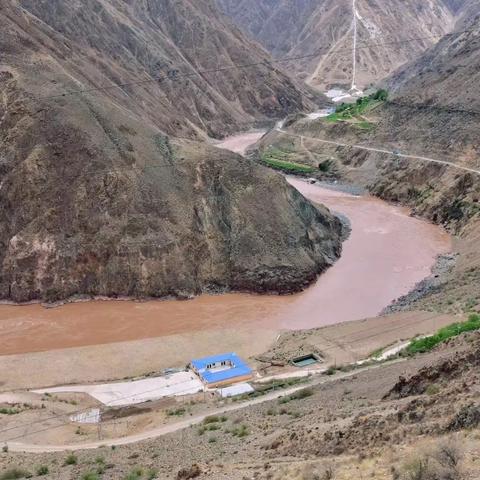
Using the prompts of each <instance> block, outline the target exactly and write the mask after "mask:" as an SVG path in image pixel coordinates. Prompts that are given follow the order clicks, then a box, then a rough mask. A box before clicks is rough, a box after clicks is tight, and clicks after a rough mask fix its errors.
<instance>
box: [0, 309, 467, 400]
mask: <svg viewBox="0 0 480 480" xmlns="http://www.w3.org/2000/svg"><path fill="white" fill-rule="evenodd" d="M458 318H459V317H454V316H451V315H437V314H432V313H427V312H403V313H398V314H393V315H388V316H383V317H376V318H371V319H366V320H360V321H356V322H346V323H342V324H339V325H330V326H327V327H324V328H320V329H314V330H311V331H298V332H286V333H284V334H283V335H282V336H281V337H280V341H279V342H276V340H277V337H278V331H277V330H267V329H265V330H262V329H256V330H253V331H252V329H249V328H238V329H229V328H223V329H217V330H209V331H199V332H192V333H184V334H178V335H171V336H166V337H158V338H150V339H144V340H138V341H131V342H121V343H112V344H105V345H94V346H88V347H80V348H70V349H63V350H52V351H48V352H37V353H30V354H17V355H3V356H0V379H1V382H2V385H1V386H0V391H3V392H7V391H10V390H16V389H25V388H39V387H46V386H55V385H64V384H70V383H85V382H99V381H104V380H110V379H118V378H124V377H134V376H140V375H145V374H147V373H150V372H160V371H161V370H162V369H164V368H169V367H175V366H177V367H180V366H185V365H186V364H187V363H188V362H189V361H190V360H191V359H192V358H195V357H197V356H201V355H204V354H213V353H217V352H218V350H219V345H221V346H222V350H225V351H229V350H231V351H236V352H237V353H238V354H239V355H241V356H243V357H245V358H253V357H257V356H259V355H261V354H263V353H264V352H266V351H267V350H269V351H273V352H275V353H278V352H279V351H282V350H285V351H290V350H291V351H292V354H293V352H295V351H296V350H297V349H299V348H300V345H305V344H306V345H313V346H314V347H315V348H316V349H318V350H320V351H322V352H324V354H325V357H326V360H327V365H328V364H334V363H337V364H341V363H348V362H351V361H356V360H359V359H362V358H365V357H366V356H368V354H369V353H371V352H372V351H374V350H376V349H378V348H383V347H386V346H388V345H390V344H392V343H394V342H396V341H398V340H401V339H408V338H411V337H413V336H415V335H417V334H423V333H431V332H434V331H435V330H436V329H437V328H439V327H442V326H444V325H447V324H449V323H452V322H454V321H456V320H458ZM304 348H307V347H304Z"/></svg>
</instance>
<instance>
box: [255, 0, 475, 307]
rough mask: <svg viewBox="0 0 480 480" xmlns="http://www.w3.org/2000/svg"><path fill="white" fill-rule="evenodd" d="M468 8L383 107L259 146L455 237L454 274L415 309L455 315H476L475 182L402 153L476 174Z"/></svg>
mask: <svg viewBox="0 0 480 480" xmlns="http://www.w3.org/2000/svg"><path fill="white" fill-rule="evenodd" d="M472 7H473V8H472ZM470 8H472V9H471V10H470V12H471V14H470V15H469V16H468V17H465V20H464V21H461V22H459V25H458V27H457V28H458V29H459V30H458V31H456V32H454V33H452V34H449V35H447V36H446V37H445V38H443V39H442V40H441V41H440V42H439V43H438V44H437V45H436V46H434V47H432V48H431V49H430V50H429V51H427V52H426V53H425V54H424V55H422V56H421V57H420V58H419V59H418V60H417V61H416V62H414V63H412V64H410V65H408V66H406V67H405V68H403V69H401V70H399V71H398V72H396V73H395V74H394V75H393V76H392V77H391V78H390V79H389V80H388V82H387V85H388V86H389V88H390V90H391V92H390V97H389V99H388V100H387V101H386V102H371V106H370V107H368V106H367V107H366V108H365V109H364V110H363V111H362V113H360V114H358V115H354V116H350V115H333V116H331V117H330V118H327V119H319V120H316V121H309V120H308V119H299V120H297V121H295V122H293V123H292V125H290V126H289V127H288V129H287V130H288V132H289V133H290V134H292V133H293V134H295V135H299V136H300V135H303V136H305V138H303V139H301V138H299V137H298V136H297V137H296V136H293V137H292V136H291V135H285V134H283V133H280V132H278V131H273V132H271V133H270V134H269V135H267V136H266V137H265V138H264V139H263V140H262V144H261V150H262V151H263V150H265V149H267V148H270V147H269V146H270V145H274V147H275V148H276V149H277V150H280V151H285V152H287V151H288V152H290V153H289V154H290V155H294V154H292V153H291V152H292V151H294V152H296V155H297V157H296V158H295V161H296V162H299V161H300V162H304V163H307V164H309V165H310V166H314V167H319V164H321V166H322V169H323V171H322V169H319V170H318V174H317V175H318V176H319V177H330V178H332V177H336V178H339V179H344V180H347V181H350V182H353V183H357V184H361V185H363V186H365V187H367V188H368V189H369V190H370V191H371V192H372V193H374V194H375V195H378V196H380V197H382V198H385V199H387V200H390V201H393V202H400V203H402V204H405V205H408V206H410V207H412V208H413V211H414V213H415V214H417V215H421V216H423V217H425V218H428V219H430V220H432V221H433V222H436V223H439V224H442V225H445V226H446V227H447V228H449V229H451V230H452V231H453V232H454V233H456V234H457V235H458V236H459V241H458V243H457V245H456V250H457V251H458V252H459V253H460V257H459V258H458V260H457V265H456V266H455V268H454V269H453V270H452V272H451V273H450V274H449V275H447V276H446V277H445V282H443V283H442V284H441V285H439V286H437V287H436V288H435V291H433V292H430V293H429V295H428V296H427V297H426V298H425V299H423V300H421V301H420V306H421V307H422V308H429V309H430V308H440V309H442V310H446V311H455V312H456V311H470V310H472V309H475V308H477V309H478V308H480V307H479V305H480V297H479V295H478V282H479V281H480V251H479V248H478V232H479V228H480V181H479V177H480V175H479V174H478V173H475V172H471V171H466V170H461V169H456V168H454V167H452V166H448V165H441V164H438V163H435V162H430V161H425V160H422V159H421V158H411V157H401V156H400V155H399V154H404V155H410V156H411V155H413V156H419V157H428V158H432V159H434V160H440V161H444V162H451V163H453V164H457V165H459V166H461V167H465V168H469V169H472V170H477V171H480V163H479V162H480V160H479V159H480V127H479V125H480V122H479V119H480V90H479V88H478V85H479V84H480V76H479V75H480V73H479V72H480V22H479V21H478V20H479V15H480V5H479V4H478V3H476V4H475V2H474V3H472V4H470ZM465 29H468V31H465ZM316 139H321V140H326V141H327V143H325V142H318V141H316ZM328 142H336V143H328ZM348 145H351V146H348ZM353 145H356V147H353ZM358 146H360V148H359V147H358ZM372 148H373V149H375V148H377V149H380V150H383V151H390V152H396V154H388V153H382V152H378V151H372V150H371V149H372ZM369 149H370V150H369ZM290 158H292V157H290ZM325 162H327V163H325ZM325 170H327V171H326V172H325Z"/></svg>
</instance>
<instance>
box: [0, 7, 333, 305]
mask: <svg viewBox="0 0 480 480" xmlns="http://www.w3.org/2000/svg"><path fill="white" fill-rule="evenodd" d="M0 18H1V24H2V30H1V31H0V51H1V52H2V58H1V60H0V62H1V63H0V98H1V99H2V100H1V102H0V298H1V299H10V300H14V301H18V302H22V301H29V300H37V299H38V300H51V301H56V300H62V299H65V298H68V297H71V296H75V295H84V294H86V295H106V296H124V295H125V296H135V297H149V296H152V297H166V296H180V297H185V296H189V295H193V294H198V293H201V292H206V291H224V290H250V291H258V292H266V291H275V292H281V293H286V292H291V291H296V290H299V289H301V288H302V287H304V286H305V285H306V284H308V283H309V282H310V281H312V280H313V279H314V278H315V277H316V275H317V274H318V273H320V272H321V271H323V270H324V269H325V268H327V267H328V266H329V265H331V264H332V262H333V261H335V259H336V258H337V257H338V255H339V253H340V248H341V247H340V244H341V242H340V233H341V232H340V230H341V226H340V223H339V221H338V220H336V219H335V218H334V217H333V216H332V215H331V214H330V213H329V212H328V211H326V210H319V209H317V208H315V207H313V206H312V205H311V204H310V203H309V202H307V201H306V200H305V199H304V198H303V197H302V196H301V195H300V194H299V193H298V192H296V191H295V190H293V189H292V188H290V187H289V186H288V185H287V183H286V182H285V181H284V179H283V178H281V177H280V176H278V175H276V174H273V173H271V172H269V171H268V170H266V169H264V168H262V167H259V166H257V165H255V164H252V163H251V162H249V161H247V160H245V159H242V158H241V157H239V156H237V155H234V154H232V153H229V152H227V151H223V150H219V149H215V148H214V147H211V146H208V144H207V143H205V142H203V143H200V142H197V141H193V140H192V139H199V138H205V135H206V134H207V133H209V134H212V135H213V134H216V135H222V134H225V133H227V132H228V131H229V130H231V129H235V128H239V126H240V124H241V122H243V121H245V120H247V121H248V120H249V121H253V120H255V119H264V118H269V117H275V116H278V115H283V114H284V113H285V112H286V111H289V110H292V109H293V110H296V109H298V108H304V107H306V106H307V105H308V104H309V102H310V100H308V99H307V98H306V97H305V96H304V95H303V94H302V92H301V91H300V90H299V89H297V88H296V87H295V85H294V83H293V82H292V81H290V80H289V79H288V77H286V76H285V75H284V74H282V73H281V72H279V71H278V70H276V69H272V68H271V67H270V66H268V65H266V64H267V63H268V56H267V55H266V54H265V53H264V52H263V51H262V50H260V49H258V48H257V47H255V46H254V45H252V44H251V43H249V42H248V41H247V40H246V39H245V38H244V37H243V36H242V35H241V34H240V33H239V32H238V31H237V30H235V29H233V30H229V29H228V28H227V26H226V25H225V24H224V23H222V20H221V17H219V16H218V15H217V14H216V12H215V10H213V9H212V7H211V5H210V3H209V2H208V1H204V0H195V1H191V2H190V1H188V0H185V1H182V2H170V1H155V2H145V1H140V0H139V1H128V2H126V1H121V0H110V1H107V0H88V1H87V2H81V3H80V2H75V1H73V0H72V1H68V2H65V1H55V0H54V1H50V0H49V1H48V2H47V1H38V0H35V1H30V0H23V1H21V2H16V1H10V2H2V4H1V9H0ZM213 53H214V55H213ZM257 60H258V61H259V62H260V64H258V65H256V66H255V68H252V69H243V70H238V69H228V70H224V71H223V72H216V73H215V74H207V73H202V72H203V69H208V68H213V67H215V66H216V65H217V63H222V64H225V63H227V64H229V63H230V64H231V63H232V62H234V61H235V62H240V63H241V62H245V63H257ZM166 69H168V70H166ZM174 70H175V71H177V73H172V71H174ZM167 71H170V74H168V73H166V72H167ZM180 74H185V76H184V77H182V81H180V79H179V78H178V77H179V75H180ZM187 74H188V76H186V75H187ZM157 77H160V78H161V79H162V81H155V78H157ZM139 80H141V81H142V83H138V82H139ZM118 85H122V87H121V88H119V87H118ZM112 87H113V88H112ZM80 90H81V91H83V93H82V94H78V93H72V92H78V91H80ZM172 134H175V137H176V138H174V137H173V136H172ZM180 137H183V138H180Z"/></svg>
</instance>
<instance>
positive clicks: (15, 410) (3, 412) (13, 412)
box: [0, 408, 20, 415]
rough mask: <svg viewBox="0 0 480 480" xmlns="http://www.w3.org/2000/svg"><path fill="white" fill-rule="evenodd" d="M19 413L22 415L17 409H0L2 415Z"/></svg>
mask: <svg viewBox="0 0 480 480" xmlns="http://www.w3.org/2000/svg"><path fill="white" fill-rule="evenodd" d="M17 413H20V410H17V409H16V408H0V414H2V415H17Z"/></svg>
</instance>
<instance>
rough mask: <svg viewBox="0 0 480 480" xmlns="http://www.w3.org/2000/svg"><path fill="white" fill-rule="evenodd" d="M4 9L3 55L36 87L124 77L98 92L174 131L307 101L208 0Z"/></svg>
mask: <svg viewBox="0 0 480 480" xmlns="http://www.w3.org/2000/svg"><path fill="white" fill-rule="evenodd" d="M4 3H5V2H4ZM2 16H3V17H4V18H2V54H3V56H4V58H5V63H7V64H8V65H12V66H16V67H17V69H18V71H19V73H20V72H21V71H22V70H25V73H26V74H28V73H30V72H32V71H35V73H36V74H37V75H40V76H39V78H38V80H37V82H36V83H35V84H33V82H32V81H31V79H30V78H27V81H26V82H25V83H26V85H25V88H26V89H27V90H28V91H30V92H31V93H32V95H34V96H38V97H44V96H49V95H59V94H62V93H63V92H65V91H77V90H82V89H91V88H95V87H97V88H98V87H108V86H110V85H119V84H127V85H125V87H123V88H112V89H108V88H106V89H105V90H103V94H104V95H105V96H108V97H109V99H110V100H112V101H115V102H117V103H119V104H120V105H121V106H123V107H126V108H128V110H129V111H132V113H135V114H137V115H140V116H141V117H142V118H148V120H150V121H152V122H154V123H155V125H156V126H159V127H161V128H163V129H164V130H165V131H166V132H167V133H172V134H175V135H176V136H179V135H184V136H192V135H195V134H199V130H202V131H207V132H208V133H210V134H212V135H221V134H224V133H228V132H231V131H234V130H236V129H238V125H239V123H241V122H249V121H250V122H252V123H253V121H254V120H257V119H262V118H273V117H275V118H277V117H281V116H282V115H284V114H285V113H288V112H291V111H296V110H298V109H304V108H307V109H308V108H309V107H310V106H311V105H312V104H311V103H310V102H309V100H308V99H307V98H306V97H305V96H304V95H302V93H305V92H300V91H299V89H298V88H297V87H296V86H295V85H294V84H293V83H292V81H291V80H290V79H289V78H288V77H286V76H285V75H283V74H282V73H281V72H280V71H278V70H277V69H272V68H271V66H270V64H269V61H270V59H269V57H268V55H267V54H266V53H265V52H264V51H262V50H261V49H260V48H258V47H257V46H255V44H253V43H251V42H250V41H249V40H247V39H246V38H245V37H244V36H243V35H242V34H241V33H240V32H239V31H238V29H236V28H234V27H232V26H231V25H228V23H227V22H226V21H225V20H224V19H223V18H222V17H221V16H220V15H219V14H218V13H217V11H216V10H214V9H213V7H212V2H211V1H210V0H200V1H193V0H182V1H175V2H172V1H163V0H162V1H155V2H145V1H141V0H138V1H134V2H124V1H121V0H87V1H86V2H81V3H77V2H74V1H69V2H64V1H61V0H53V1H46V0H41V1H37V0H35V1H33V0H18V1H17V0H11V1H9V2H8V3H6V5H4V6H3V9H2ZM25 55H28V56H29V58H26V57H25ZM252 63H253V64H258V65H255V66H253V67H251V68H246V69H238V68H235V65H250V64H252ZM22 66H23V67H24V69H22ZM219 67H222V68H223V70H221V71H216V70H218V68H219ZM157 78H159V79H160V80H159V81H156V79H157ZM44 79H45V81H43V80H44ZM135 82H137V83H138V82H141V83H140V84H139V85H135ZM87 96H89V95H87ZM90 98H92V97H91V95H90Z"/></svg>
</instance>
